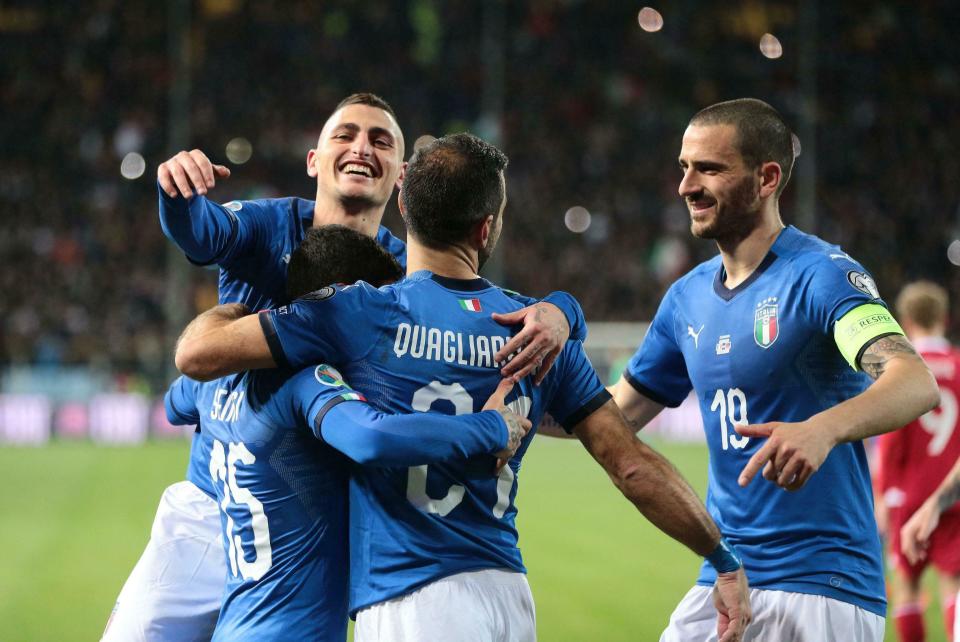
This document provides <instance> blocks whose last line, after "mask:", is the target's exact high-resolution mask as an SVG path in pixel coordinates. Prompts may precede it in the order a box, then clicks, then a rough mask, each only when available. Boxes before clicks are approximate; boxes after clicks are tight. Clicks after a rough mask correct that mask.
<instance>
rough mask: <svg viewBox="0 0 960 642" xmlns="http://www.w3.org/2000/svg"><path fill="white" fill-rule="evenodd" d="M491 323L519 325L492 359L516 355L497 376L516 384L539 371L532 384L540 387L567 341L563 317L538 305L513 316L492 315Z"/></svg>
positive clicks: (549, 306)
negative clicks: (499, 375) (520, 327)
mask: <svg viewBox="0 0 960 642" xmlns="http://www.w3.org/2000/svg"><path fill="white" fill-rule="evenodd" d="M493 320H494V321H496V322H497V323H499V324H501V325H517V324H520V323H522V324H523V329H522V330H521V331H520V332H518V333H517V334H516V336H514V337H513V338H511V339H510V341H508V342H507V344H506V345H505V346H503V347H502V348H500V351H499V352H497V354H496V355H494V359H496V360H497V361H504V360H505V359H506V358H507V357H508V356H510V355H511V354H513V353H514V352H517V351H519V354H517V355H516V356H515V357H514V358H513V359H511V360H510V362H509V363H507V365H506V366H504V367H503V370H501V374H502V375H503V376H504V377H510V378H511V379H513V380H514V381H519V380H520V379H523V378H524V377H526V376H527V375H528V374H530V373H531V372H533V371H534V370H537V368H539V370H537V372H536V374H535V375H534V379H533V383H534V384H536V385H540V382H542V381H543V378H544V377H545V376H546V374H547V373H548V372H549V371H550V368H551V367H553V362H554V361H556V359H557V357H558V356H559V355H560V351H561V350H563V346H564V344H566V342H567V339H569V338H570V323H569V322H568V321H567V317H566V315H565V314H564V313H563V311H562V310H561V309H560V308H558V307H557V306H555V305H554V304H552V303H546V302H543V301H541V302H539V303H535V304H533V305H531V306H529V307H526V308H523V309H522V310H517V311H516V312H510V313H508V314H494V315H493Z"/></svg>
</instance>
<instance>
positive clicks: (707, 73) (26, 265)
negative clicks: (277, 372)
mask: <svg viewBox="0 0 960 642" xmlns="http://www.w3.org/2000/svg"><path fill="white" fill-rule="evenodd" d="M169 4H172V3H153V2H150V3H148V2H119V1H118V0H99V1H96V2H89V3H46V4H41V3H33V2H21V3H3V7H0V52H2V60H0V73H2V81H0V105H2V113H3V117H2V119H0V150H2V151H0V255H2V260H3V269H2V271H0V287H2V292H3V304H2V310H3V314H2V317H0V366H16V365H20V364H35V365H36V364H39V365H54V366H59V365H89V366H91V367H92V369H94V370H96V371H100V372H107V373H110V377H111V378H112V380H113V381H114V382H115V385H116V386H118V387H124V386H140V387H142V388H144V389H147V390H152V391H154V392H156V391H159V390H162V388H163V387H164V386H165V383H166V376H167V374H168V373H169V367H170V362H171V356H170V355H171V346H170V345H169V335H170V333H171V332H173V333H174V336H175V333H176V331H178V330H179V328H170V327H168V323H167V316H166V313H165V300H166V299H165V297H167V287H168V285H167V284H168V282H169V281H168V261H170V260H175V261H183V260H184V259H183V257H182V256H176V255H172V256H171V255H170V252H169V242H168V241H167V240H166V239H165V238H164V237H163V235H162V233H161V231H160V226H159V224H158V220H157V192H156V184H155V172H156V166H157V164H158V163H160V162H162V161H164V160H165V159H166V158H167V157H169V156H170V155H172V153H173V152H175V151H176V148H173V147H172V146H171V145H172V143H171V140H172V138H173V137H172V135H171V131H172V130H171V128H172V127H173V126H174V125H177V126H179V127H183V128H185V130H186V132H187V134H186V139H187V140H188V141H189V142H188V143H187V145H186V147H187V148H193V147H197V148H200V149H202V150H204V151H206V152H207V154H208V155H209V156H210V157H211V158H212V159H213V160H214V162H220V163H224V164H227V165H228V166H230V167H231V168H232V170H233V176H232V177H231V178H230V179H229V180H228V181H222V182H221V183H220V184H219V185H218V186H217V188H216V190H215V191H213V192H212V194H211V196H212V197H213V198H215V199H218V200H221V201H224V202H225V201H229V200H233V199H240V198H254V197H270V196H288V195H296V196H302V197H305V198H312V197H313V194H314V189H315V188H314V183H313V182H312V181H311V179H310V178H309V177H307V175H306V173H305V168H304V158H305V155H306V152H307V150H308V149H309V148H310V147H312V146H314V145H315V141H316V137H317V135H318V134H319V131H320V128H321V126H322V125H323V122H324V120H325V119H326V117H327V115H328V114H329V113H330V111H331V110H332V109H333V107H334V106H335V105H336V103H337V102H338V101H339V100H340V99H341V98H342V97H344V96H345V95H347V94H350V93H353V92H356V91H373V92H375V93H377V94H380V95H381V96H383V97H384V98H386V99H387V100H388V101H389V102H390V103H391V104H392V105H393V107H394V109H395V110H396V112H397V115H398V118H399V121H400V125H401V127H402V128H403V130H404V132H405V134H406V139H407V149H408V151H409V150H410V149H412V147H413V141H414V140H415V139H416V138H417V137H418V136H420V135H423V134H432V135H441V134H443V133H447V132H453V131H463V130H469V131H473V132H474V133H477V134H478V135H481V136H484V137H486V138H488V139H491V140H493V141H495V142H497V143H498V144H499V145H500V146H501V147H502V148H503V149H504V151H506V153H507V154H508V155H509V156H510V167H509V168H508V172H507V180H508V195H509V202H508V207H507V211H506V214H505V216H506V217H507V220H506V225H505V233H504V237H503V240H502V241H501V245H500V247H499V250H498V253H499V259H498V263H496V264H495V265H493V266H492V270H493V272H491V274H492V275H493V276H494V277H495V278H496V279H497V280H498V281H500V282H501V283H502V284H503V285H505V286H507V287H510V288H513V289H516V290H519V291H521V292H524V293H526V294H531V295H542V294H545V293H547V292H548V291H550V290H553V289H564V290H568V291H570V292H571V293H573V294H574V295H575V296H577V297H578V298H579V300H580V301H581V303H582V305H583V308H584V310H585V312H586V315H587V318H588V320H589V321H643V320H648V319H650V318H651V316H652V315H653V313H654V311H655V309H656V306H657V305H658V303H659V301H660V298H661V296H662V294H663V292H664V291H665V289H666V287H667V286H668V285H669V284H670V282H671V281H672V280H673V279H675V278H676V277H678V276H679V275H680V274H682V273H683V272H685V271H686V270H687V269H689V268H690V267H692V266H693V265H695V264H696V263H697V262H699V261H700V260H703V259H705V258H707V257H709V256H712V255H713V254H714V253H715V248H714V246H713V245H712V244H711V243H710V242H707V241H696V240H695V239H693V238H691V236H690V234H689V219H688V215H687V212H686V208H685V206H684V204H683V203H682V201H681V199H680V198H679V197H678V195H677V193H676V189H677V185H678V183H679V179H680V171H679V169H678V167H677V162H676V157H677V153H678V151H679V144H680V137H681V135H682V133H683V129H684V127H685V125H686V122H687V120H688V119H689V118H690V116H691V115H692V114H693V113H695V112H696V111H697V110H698V109H700V108H701V107H704V106H706V105H708V104H710V103H712V102H716V101H719V100H724V99H729V98H735V97H740V96H754V97H757V98H761V99H763V100H766V101H768V102H770V103H771V104H773V105H774V106H775V107H776V108H778V109H779V110H780V111H781V112H782V113H783V114H784V115H785V116H786V118H787V120H788V121H789V122H793V123H797V132H798V134H800V138H801V144H802V145H803V149H804V153H803V154H802V155H801V157H800V159H799V161H798V169H797V170H796V173H795V177H794V179H793V183H792V184H791V186H790V187H788V188H787V191H786V192H785V194H784V196H783V198H782V199H781V212H782V215H783V219H784V222H785V223H788V224H790V223H796V224H798V225H799V226H801V227H806V228H807V231H811V232H815V233H817V234H819V235H820V236H822V237H824V238H825V239H827V240H829V241H832V242H835V243H838V244H841V245H842V246H843V247H844V249H845V250H846V251H848V252H849V253H850V254H852V255H853V256H854V257H856V258H857V259H859V260H860V261H861V262H862V263H863V264H864V265H865V266H866V267H867V268H868V269H869V270H870V271H872V273H873V275H874V277H875V278H876V280H877V282H878V284H879V286H880V290H881V293H882V294H883V295H884V296H885V297H886V299H887V300H888V301H892V299H893V297H894V295H895V294H896V292H897V290H898V289H899V288H900V286H901V285H902V284H903V283H904V282H905V281H907V280H910V279H914V278H918V277H924V278H930V279H933V280H935V281H938V282H940V283H942V284H943V285H945V286H947V287H948V289H949V290H950V291H952V292H960V288H958V286H960V270H958V268H957V267H956V265H954V264H953V263H951V261H950V260H949V259H948V254H949V252H948V249H949V248H950V244H951V242H952V241H954V240H955V239H958V238H960V227H958V214H960V210H958V206H960V181H958V180H957V177H958V176H960V155H958V154H957V153H956V151H955V147H956V145H957V141H960V75H958V74H960V65H958V62H960V54H958V51H957V47H956V46H955V39H954V33H953V31H954V30H953V24H954V23H953V22H952V21H951V20H948V19H945V17H944V16H945V15H947V14H948V13H949V12H950V11H951V8H950V6H949V5H950V4H951V3H950V2H948V1H947V0H943V1H940V2H937V1H929V2H925V1H922V0H921V1H918V2H913V3H909V4H906V3H898V2H892V1H886V2H885V1H881V2H874V3H869V4H868V5H865V7H861V8H860V9H858V10H857V11H856V12H854V11H853V10H844V9H843V3H823V2H821V3H819V5H820V6H819V7H817V6H816V3H809V2H807V3H804V2H764V3H761V2H759V1H752V0H747V1H745V2H743V3H740V4H737V3H720V2H710V3H708V2H695V1H693V0H687V1H682V0H681V1H678V2H671V3H669V7H661V8H660V10H661V12H662V14H663V18H664V24H663V28H662V29H661V30H659V31H656V32H648V31H645V30H643V29H641V28H640V26H639V25H638V21H637V12H638V11H639V9H640V8H641V5H637V6H632V5H631V4H630V3H626V2H611V3H600V2H588V1H586V0H538V1H536V2H522V3H520V2H502V3H498V2H481V1H479V0H478V1H476V2H457V3H450V2H442V1H441V0H409V1H400V0H368V1H367V2H364V3H361V4H357V3H352V2H345V1H330V2H317V3H285V4H279V3H273V2H242V1H241V0H201V1H199V2H194V3H188V10H187V12H186V17H187V19H186V20H185V21H183V20H179V21H178V20H177V19H173V18H171V15H172V13H173V12H172V11H171V9H170V8H169ZM734 5H735V6H734ZM805 5H806V8H803V7H804V6H805ZM811 7H814V8H812V9H811ZM176 29H183V30H184V31H183V33H184V34H185V37H184V42H185V44H186V46H187V47H188V48H189V49H188V52H189V59H190V64H189V66H188V68H187V70H186V71H187V72H188V76H187V77H184V76H183V73H184V70H182V69H181V70H178V68H177V66H176V64H175V62H174V59H175V56H173V55H171V44H170V43H171V32H172V31H173V30H176ZM764 33H772V34H775V35H776V37H777V38H778V39H779V41H780V42H781V43H782V48H783V53H782V56H780V57H779V58H767V57H764V56H763V55H761V53H760V50H759V48H758V42H759V40H760V38H761V36H762V35H763V34H764ZM177 80H180V81H182V82H184V86H186V87H187V88H188V90H189V91H188V95H187V98H188V100H187V103H186V104H187V105H188V108H187V112H186V115H185V116H183V117H181V122H177V121H176V119H175V118H174V116H175V114H176V112H175V111H173V108H172V106H171V105H173V103H174V102H175V101H172V100H171V91H172V89H173V86H174V83H175V81H177ZM804 118H807V119H808V120H804ZM184 119H185V120H186V122H182V121H183V120H184ZM803 122H806V123H807V126H808V127H807V129H804V128H803V127H802V126H801V123H803ZM805 132H806V134H807V136H806V139H805V135H804V133H805ZM811 133H812V135H813V140H810V137H809V135H810V134H811ZM240 139H242V140H241V143H243V141H248V142H249V146H250V147H249V150H247V151H246V153H244V144H238V143H237V142H236V141H237V140H240ZM230 141H234V146H235V148H236V147H237V145H239V148H240V150H241V151H240V153H239V154H237V155H236V160H237V162H231V161H230V160H229V159H228V157H227V155H226V151H225V150H226V148H227V144H228V142H230ZM130 155H132V156H130ZM248 155H249V159H248V160H246V161H245V162H242V163H240V162H239V161H242V160H244V159H245V158H246V156H248ZM141 157H142V159H144V161H145V162H142V163H141V166H139V167H138V165H137V162H136V160H137V159H139V158H141ZM125 158H127V159H128V163H130V164H129V166H127V165H125V172H124V173H125V174H126V175H127V177H124V176H123V175H121V162H122V161H123V160H124V159H125ZM131 159H133V160H131ZM803 171H808V172H812V176H813V179H812V182H811V183H809V185H810V186H812V187H813V188H815V191H811V192H809V193H810V194H814V195H815V199H814V200H813V201H812V207H809V208H805V211H803V212H801V211H798V207H799V206H798V200H799V199H798V195H799V194H800V193H801V190H800V188H798V177H797V173H801V172H803ZM571 208H577V209H573V210H572V211H571ZM805 222H806V224H805ZM384 223H385V224H386V225H388V226H389V227H391V228H393V229H394V231H396V232H397V233H401V234H402V222H401V220H400V217H399V214H398V213H397V210H396V206H395V205H394V204H391V206H390V207H389V208H388V210H387V214H386V216H385V218H384ZM587 223H589V225H588V226H587V225H586V224H587ZM584 227H585V228H586V229H583V228H584ZM571 228H573V229H571ZM574 230H582V231H574ZM958 248H960V243H958V244H957V245H956V246H954V248H953V253H954V254H956V255H957V256H953V257H952V258H953V260H954V261H956V262H957V263H960V252H958V251H956V250H957V249H958ZM188 274H189V277H188V281H187V282H186V283H185V284H183V287H182V290H183V291H182V293H176V296H181V297H182V298H183V300H185V301H187V302H188V304H189V310H190V312H191V313H193V312H195V311H199V310H202V309H204V308H205V307H207V306H208V305H210V304H212V303H213V302H215V297H216V282H215V273H214V272H212V271H209V270H201V269H198V268H192V267H191V268H190V269H189V272H188ZM955 299H960V297H955ZM957 303H958V301H955V302H954V304H955V306H956V304H957ZM958 309H960V308H957V307H954V312H956V311H957V310H958ZM953 318H954V319H956V318H957V315H956V314H954V316H953ZM957 329H958V326H957V325H956V324H955V323H954V324H953V326H952V330H953V331H954V333H955V332H956V330H957ZM131 382H133V383H131Z"/></svg>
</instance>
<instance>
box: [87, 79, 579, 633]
mask: <svg viewBox="0 0 960 642" xmlns="http://www.w3.org/2000/svg"><path fill="white" fill-rule="evenodd" d="M403 158H404V141H403V134H402V132H401V131H400V127H399V126H398V124H397V119H396V117H395V115H394V112H393V110H392V109H391V107H390V105H389V104H387V103H386V102H385V101H384V100H383V99H382V98H379V97H378V96H375V95H373V94H365V93H364V94H354V95H351V96H348V97H347V98H345V99H344V100H343V101H341V103H340V104H339V105H338V106H337V108H336V109H335V110H334V112H333V114H332V115H331V116H330V118H329V119H328V120H327V122H326V123H325V124H324V127H323V130H322V132H321V134H320V137H319V139H318V141H317V147H316V148H314V149H311V150H310V151H309V152H308V153H307V158H306V161H307V174H308V175H309V176H311V177H313V178H315V179H316V185H317V189H316V197H315V200H313V201H310V200H305V199H300V198H279V199H260V200H253V201H232V202H230V203H227V204H226V205H220V204H218V203H216V202H214V201H212V200H210V199H209V198H207V194H208V193H209V191H210V190H211V189H213V188H214V186H215V185H216V180H217V178H220V179H224V178H227V177H228V176H229V175H230V171H229V170H228V169H227V168H226V167H224V166H221V165H214V164H212V163H211V162H210V160H209V159H208V158H207V156H206V155H205V154H204V153H203V152H201V151H200V150H193V151H190V152H186V151H183V152H180V153H178V154H177V155H175V156H174V157H173V158H171V159H169V160H168V161H166V162H165V163H163V164H161V165H160V166H159V167H158V169H157V181H158V187H159V192H160V224H161V227H162V228H163V231H164V233H165V234H166V235H167V236H168V237H169V238H170V239H171V240H172V241H173V242H174V243H176V244H177V246H178V247H180V248H181V249H182V250H183V251H184V253H185V254H186V256H187V258H188V259H189V260H190V261H191V262H193V263H195V264H198V265H217V266H218V267H219V268H220V284H219V285H220V288H219V289H220V302H221V303H234V302H236V303H243V304H244V305H246V306H248V307H249V308H251V309H253V310H261V309H266V308H269V307H273V306H274V305H276V304H278V303H280V302H282V301H284V300H285V296H284V287H285V282H286V276H287V269H288V261H289V260H290V257H291V255H292V254H293V252H294V250H296V248H297V247H298V246H299V244H300V243H301V241H302V240H303V237H304V233H305V231H306V230H307V229H309V228H310V227H312V226H319V225H327V224H340V225H345V226H347V227H350V228H352V229H355V230H357V231H359V232H362V233H364V234H367V235H368V236H372V237H375V238H376V239H377V240H378V242H380V244H381V245H382V246H383V247H385V248H386V249H387V250H388V251H390V252H391V253H392V254H394V256H396V257H397V258H398V260H400V262H401V263H403V261H404V255H405V251H406V250H405V245H404V243H403V242H402V241H400V240H399V239H397V238H395V237H394V236H393V235H392V234H390V232H389V231H388V230H387V229H386V228H385V227H382V226H381V225H380V220H381V218H382V217H383V211H384V208H385V206H386V203H387V201H388V200H389V198H390V196H391V194H392V193H393V189H394V187H395V186H396V185H397V184H399V182H400V181H401V179H402V174H403V166H404V163H403ZM506 321H507V322H517V321H522V322H523V323H524V330H523V332H521V333H519V334H518V338H519V339H520V340H523V341H524V342H526V343H528V344H529V345H528V347H527V348H526V349H525V350H524V353H523V354H521V355H520V359H519V361H521V362H526V363H527V364H528V366H527V367H528V368H532V367H533V364H534V363H535V361H536V360H537V359H539V358H542V356H544V357H546V359H547V360H546V361H545V365H549V359H551V358H552V357H553V356H554V355H556V354H558V353H559V350H560V347H561V346H562V343H563V342H565V341H566V336H567V334H568V333H569V331H570V330H571V329H572V330H573V333H574V336H579V334H580V333H582V332H583V331H584V323H583V317H582V312H581V311H580V310H579V307H578V306H577V305H576V302H575V301H574V300H573V299H572V298H571V297H569V296H568V295H565V294H564V293H554V294H551V295H550V296H548V297H546V298H545V299H544V300H543V301H542V302H540V303H538V304H537V305H536V306H532V307H528V308H527V309H526V310H525V311H524V312H520V313H519V314H515V315H512V316H510V317H508V318H507V319H506ZM541 355H542V356H541ZM210 447H211V442H210V440H208V439H204V437H203V434H202V432H200V431H198V432H197V433H196V435H195V436H194V440H193V443H192V446H191V453H190V463H189V465H188V468H187V476H186V481H184V482H179V483H177V484H174V485H172V486H170V487H169V488H168V489H167V490H166V491H165V492H164V495H163V497H162V498H161V502H160V507H159V508H158V511H157V516H156V518H155V520H154V526H153V529H152V533H151V539H150V541H149V542H148V544H147V548H146V550H145V551H144V553H143V556H142V557H141V559H140V560H139V561H138V563H137V565H136V567H135V568H134V570H133V572H132V573H131V575H130V577H129V578H128V579H127V582H126V583H125V584H124V587H123V589H122V590H121V593H120V596H119V597H118V599H117V604H116V606H115V608H114V613H113V615H112V616H111V622H110V625H109V627H108V632H107V633H105V636H104V639H105V640H107V641H108V642H109V641H112V640H177V641H180V640H193V639H204V638H205V637H208V636H209V633H210V631H211V630H212V628H213V625H214V624H215V623H216V617H217V612H218V611H219V608H220V599H221V595H222V587H223V582H222V578H223V576H224V574H225V572H226V571H225V569H224V567H223V558H222V555H220V550H219V549H220V541H219V540H220V520H219V511H218V509H217V506H216V502H215V501H214V488H213V485H212V484H211V482H210V476H209V474H208V472H207V466H208V462H209V457H210Z"/></svg>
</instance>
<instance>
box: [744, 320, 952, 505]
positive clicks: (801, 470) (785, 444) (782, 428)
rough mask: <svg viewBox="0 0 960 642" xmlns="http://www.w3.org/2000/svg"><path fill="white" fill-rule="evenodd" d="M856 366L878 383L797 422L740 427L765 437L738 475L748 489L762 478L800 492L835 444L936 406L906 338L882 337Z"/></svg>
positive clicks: (927, 376)
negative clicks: (756, 480) (751, 482)
mask: <svg viewBox="0 0 960 642" xmlns="http://www.w3.org/2000/svg"><path fill="white" fill-rule="evenodd" d="M858 365H859V366H860V368H861V369H862V370H863V371H864V372H866V373H867V374H868V375H870V376H871V377H873V378H874V379H875V381H874V382H873V383H872V384H871V385H870V387H869V388H867V389H866V390H864V391H863V392H862V393H860V394H859V395H857V396H855V397H852V398H850V399H847V400H846V401H844V402H843V403H839V404H837V405H836V406H834V407H832V408H829V409H827V410H824V411H823V412H820V413H818V414H816V415H814V416H812V417H810V419H808V420H806V421H804V422H799V423H796V424H785V423H779V422H773V423H767V424H757V425H753V426H737V427H736V430H737V432H738V433H740V434H741V435H746V436H748V437H760V438H763V437H767V443H765V444H764V445H763V447H762V448H761V449H760V450H758V451H757V452H756V453H755V454H754V456H753V457H751V458H750V461H749V462H747V465H746V466H745V467H744V469H743V472H742V473H741V474H740V480H739V482H740V485H741V486H746V485H747V484H748V483H750V480H751V479H753V477H754V476H755V475H756V474H757V472H759V471H760V469H761V468H762V469H763V476H764V478H765V479H768V480H770V481H772V482H775V483H776V484H777V485H778V486H782V487H783V488H785V489H787V490H797V489H799V488H801V487H802V486H803V485H804V484H805V483H806V482H807V480H808V479H810V476H811V475H813V473H815V472H816V471H817V470H818V469H819V468H820V465H821V464H823V461H824V460H825V459H826V458H827V455H828V454H829V453H830V450H831V449H832V448H833V447H834V446H836V445H837V444H840V443H844V442H849V441H859V440H861V439H866V438H867V437H872V436H874V435H879V434H881V433H885V432H889V431H891V430H895V429H897V428H900V427H901V426H904V425H906V424H908V423H910V422H911V421H913V420H914V419H916V418H917V417H919V416H920V415H922V414H924V413H926V412H928V411H930V410H932V409H934V408H936V406H937V404H938V403H939V402H940V393H939V390H938V388H937V382H936V379H934V378H933V374H931V372H930V369H929V368H928V367H927V364H925V363H924V362H923V359H921V358H920V355H918V354H917V352H916V351H915V350H914V349H913V346H911V345H910V342H909V341H908V340H907V338H906V337H904V336H903V335H899V334H894V335H889V336H885V337H881V338H879V339H877V340H875V341H874V342H873V343H871V344H870V345H869V346H868V347H867V348H866V349H865V350H864V352H863V355H862V356H861V357H860V359H859V363H858Z"/></svg>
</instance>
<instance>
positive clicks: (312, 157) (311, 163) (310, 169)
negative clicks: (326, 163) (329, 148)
mask: <svg viewBox="0 0 960 642" xmlns="http://www.w3.org/2000/svg"><path fill="white" fill-rule="evenodd" d="M316 158H317V150H315V149H311V150H310V151H309V152H307V176H309V177H310V178H316V177H317V165H316V162H315V161H316Z"/></svg>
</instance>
